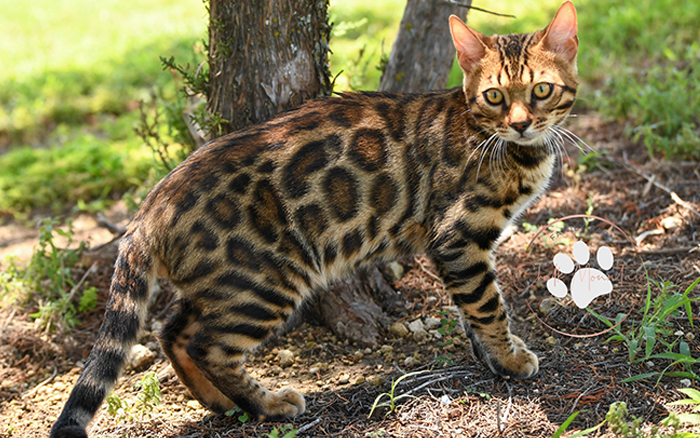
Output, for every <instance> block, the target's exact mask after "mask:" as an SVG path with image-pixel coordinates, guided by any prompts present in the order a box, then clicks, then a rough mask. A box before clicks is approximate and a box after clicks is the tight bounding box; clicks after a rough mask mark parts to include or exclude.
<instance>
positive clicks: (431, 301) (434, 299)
mask: <svg viewBox="0 0 700 438" xmlns="http://www.w3.org/2000/svg"><path fill="white" fill-rule="evenodd" d="M437 300H438V299H437V297H433V296H430V297H428V298H426V299H425V303H426V304H435V303H437Z"/></svg>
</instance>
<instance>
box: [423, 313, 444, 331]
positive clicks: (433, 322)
mask: <svg viewBox="0 0 700 438" xmlns="http://www.w3.org/2000/svg"><path fill="white" fill-rule="evenodd" d="M441 326H442V320H440V319H438V318H433V317H432V316H429V317H427V318H425V328H426V329H427V330H430V329H436V328H439V327H441Z"/></svg>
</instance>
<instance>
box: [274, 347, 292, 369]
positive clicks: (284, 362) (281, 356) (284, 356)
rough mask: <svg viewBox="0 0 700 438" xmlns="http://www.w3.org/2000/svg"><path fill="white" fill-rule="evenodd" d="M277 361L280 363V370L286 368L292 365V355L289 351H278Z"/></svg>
mask: <svg viewBox="0 0 700 438" xmlns="http://www.w3.org/2000/svg"><path fill="white" fill-rule="evenodd" d="M277 359H278V360H279V361H280V366H281V367H282V368H287V367H289V366H292V364H294V353H292V352H291V351H290V350H280V351H279V352H277Z"/></svg>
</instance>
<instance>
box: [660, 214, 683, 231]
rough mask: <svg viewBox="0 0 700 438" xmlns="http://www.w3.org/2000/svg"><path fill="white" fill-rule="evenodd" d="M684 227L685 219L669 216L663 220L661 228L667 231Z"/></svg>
mask: <svg viewBox="0 0 700 438" xmlns="http://www.w3.org/2000/svg"><path fill="white" fill-rule="evenodd" d="M681 225H683V219H681V218H679V217H676V216H669V217H666V218H663V219H661V226H662V227H664V228H665V229H666V230H673V229H676V228H678V227H680V226H681Z"/></svg>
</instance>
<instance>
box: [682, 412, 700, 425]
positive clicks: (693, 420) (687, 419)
mask: <svg viewBox="0 0 700 438" xmlns="http://www.w3.org/2000/svg"><path fill="white" fill-rule="evenodd" d="M678 419H679V420H681V423H688V424H700V414H678Z"/></svg>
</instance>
